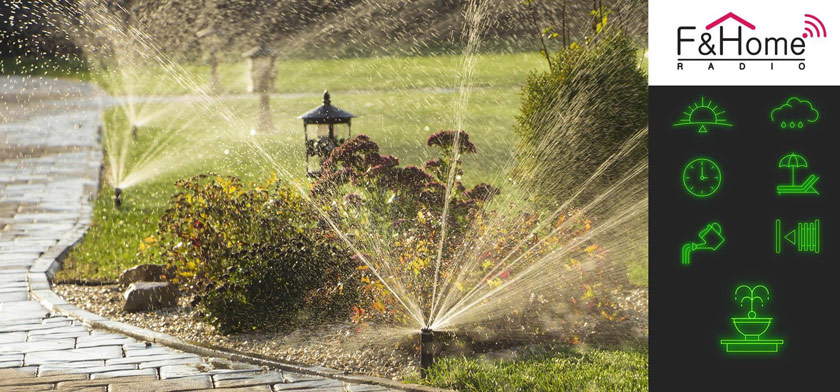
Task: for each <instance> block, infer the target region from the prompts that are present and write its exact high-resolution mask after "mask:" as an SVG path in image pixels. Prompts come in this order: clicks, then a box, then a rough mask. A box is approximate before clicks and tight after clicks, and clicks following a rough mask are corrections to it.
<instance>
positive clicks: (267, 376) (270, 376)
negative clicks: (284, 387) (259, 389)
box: [214, 371, 285, 387]
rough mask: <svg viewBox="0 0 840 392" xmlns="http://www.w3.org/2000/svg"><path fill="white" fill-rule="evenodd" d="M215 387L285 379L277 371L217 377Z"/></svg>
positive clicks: (274, 381)
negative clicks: (239, 376)
mask: <svg viewBox="0 0 840 392" xmlns="http://www.w3.org/2000/svg"><path fill="white" fill-rule="evenodd" d="M214 379H215V383H216V386H217V387H245V386H250V385H260V384H276V383H282V382H284V381H285V378H284V377H283V374H282V373H280V372H277V371H269V372H266V373H260V374H256V375H254V376H251V377H247V378H234V379H219V378H215V377H214Z"/></svg>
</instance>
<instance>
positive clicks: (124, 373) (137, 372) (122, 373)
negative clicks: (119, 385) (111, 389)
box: [90, 365, 157, 380]
mask: <svg viewBox="0 0 840 392" xmlns="http://www.w3.org/2000/svg"><path fill="white" fill-rule="evenodd" d="M118 366H121V365H118ZM128 376H155V377H157V371H156V370H155V369H123V370H116V371H106V372H101V373H95V374H91V375H90V378H91V379H94V380H95V379H99V378H115V377H128Z"/></svg>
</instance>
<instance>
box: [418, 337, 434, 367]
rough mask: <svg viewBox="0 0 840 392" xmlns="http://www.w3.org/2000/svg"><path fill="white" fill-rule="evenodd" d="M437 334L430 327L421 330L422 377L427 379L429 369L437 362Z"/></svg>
mask: <svg viewBox="0 0 840 392" xmlns="http://www.w3.org/2000/svg"><path fill="white" fill-rule="evenodd" d="M434 344H435V333H434V331H432V329H431V328H429V327H423V328H421V329H420V377H422V378H424V379H425V378H426V376H427V372H428V370H429V368H430V367H431V366H432V363H433V362H434V361H435V356H434V352H435V351H434Z"/></svg>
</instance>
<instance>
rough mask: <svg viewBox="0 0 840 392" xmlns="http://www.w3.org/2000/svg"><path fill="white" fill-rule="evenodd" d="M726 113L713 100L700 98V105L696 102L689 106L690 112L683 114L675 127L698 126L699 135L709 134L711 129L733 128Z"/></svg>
mask: <svg viewBox="0 0 840 392" xmlns="http://www.w3.org/2000/svg"><path fill="white" fill-rule="evenodd" d="M724 113H726V111H725V110H723V109H722V108H721V107H720V105H715V104H713V103H712V100H711V99H709V100H706V98H704V97H700V103H697V102H694V103H692V104H691V105H688V110H687V111H685V112H683V117H682V118H681V119H680V120H679V121H678V122H677V123H676V124H674V126H675V127H681V126H696V127H697V133H708V132H709V128H710V127H714V126H719V127H731V126H732V123H730V122H729V120H727V119H726V118H724V116H723V114H724Z"/></svg>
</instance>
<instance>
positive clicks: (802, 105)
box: [770, 97, 820, 129]
mask: <svg viewBox="0 0 840 392" xmlns="http://www.w3.org/2000/svg"><path fill="white" fill-rule="evenodd" d="M819 119H820V112H819V111H818V110H817V109H815V108H814V105H813V104H811V101H808V100H805V99H801V98H798V97H790V98H788V100H787V102H785V103H783V104H782V105H780V106H778V107H775V108H773V110H771V111H770V121H772V122H773V123H774V124H779V127H781V128H782V129H802V128H804V127H805V125H807V124H813V123H816V122H817V120H819Z"/></svg>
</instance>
